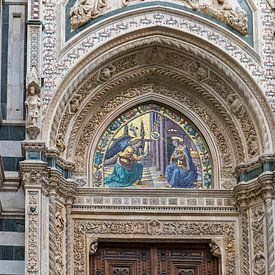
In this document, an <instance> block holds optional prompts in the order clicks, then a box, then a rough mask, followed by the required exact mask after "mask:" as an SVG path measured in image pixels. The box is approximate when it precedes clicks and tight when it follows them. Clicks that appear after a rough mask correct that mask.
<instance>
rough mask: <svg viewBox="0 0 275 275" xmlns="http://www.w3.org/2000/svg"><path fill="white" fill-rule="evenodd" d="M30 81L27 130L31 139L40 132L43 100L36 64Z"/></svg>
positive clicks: (27, 102) (26, 103) (29, 78)
mask: <svg viewBox="0 0 275 275" xmlns="http://www.w3.org/2000/svg"><path fill="white" fill-rule="evenodd" d="M28 82H29V84H28V86H27V98H26V101H25V105H26V109H27V121H26V124H27V127H26V130H27V133H28V134H29V137H30V139H35V138H36V137H37V135H38V133H39V132H40V126H39V119H40V108H41V105H42V102H41V98H40V87H39V84H38V77H37V71H36V68H35V67H34V66H33V67H32V69H31V72H30V75H29V77H28Z"/></svg>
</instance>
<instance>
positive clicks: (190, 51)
mask: <svg viewBox="0 0 275 275" xmlns="http://www.w3.org/2000/svg"><path fill="white" fill-rule="evenodd" d="M145 31H146V30H145ZM146 32H148V31H146ZM149 33H151V31H149ZM152 33H155V31H153V30H152ZM161 33H163V34H165V35H168V34H167V30H166V29H161ZM136 35H138V33H137V34H135V35H134V34H132V35H131V36H129V37H128V36H127V39H130V38H131V37H132V39H137V37H136ZM173 35H176V34H174V33H173ZM168 36H169V35H168ZM188 37H189V36H188V35H186V36H185V39H187V40H188V41H189V40H190V39H191V40H190V41H189V42H190V43H195V40H194V39H193V38H192V37H189V38H188ZM123 41H124V40H123ZM114 45H115V44H114V42H112V43H111V44H110V45H109V44H108V45H106V46H105V47H104V48H105V50H106V49H109V47H112V46H114ZM153 45H156V46H157V45H162V46H164V45H166V47H169V48H173V52H174V53H175V52H178V54H175V57H176V58H177V56H179V55H182V53H181V52H180V51H182V52H184V57H186V55H188V56H189V55H195V56H197V58H199V59H203V60H204V61H207V62H208V66H209V69H210V68H211V67H212V66H214V67H212V69H211V70H213V68H219V72H215V74H216V77H215V82H213V81H212V82H211V83H209V84H208V85H210V86H213V85H215V86H216V88H215V89H214V90H216V91H217V93H219V91H220V90H221V89H224V88H223V87H224V86H227V81H225V80H224V79H223V80H221V78H220V77H219V74H220V73H222V74H223V75H224V77H226V78H229V79H230V82H231V85H233V86H232V88H233V90H232V88H231V92H230V94H232V93H233V94H235V93H238V94H235V95H234V96H233V97H230V98H227V97H225V98H224V100H225V101H226V104H232V107H231V108H232V112H233V113H236V114H237V115H238V116H240V117H242V116H241V115H242V109H243V108H241V104H240V103H241V102H243V100H244V102H245V105H249V106H247V107H246V108H247V109H248V110H253V112H255V115H254V116H253V121H255V122H254V123H255V125H258V129H257V133H259V134H260V135H261V140H262V147H263V148H264V150H268V149H269V148H270V146H272V145H271V140H270V139H271V136H270V133H269V132H268V131H267V129H268V128H269V129H270V131H272V129H273V128H272V127H273V126H272V124H271V123H272V121H271V119H270V118H271V116H267V117H265V116H263V113H261V112H259V110H262V109H263V110H264V113H270V109H269V107H268V105H267V103H266V100H265V99H264V98H262V97H263V96H262V93H261V92H259V89H258V87H257V86H256V84H255V83H254V82H253V81H252V79H251V78H250V77H248V76H247V75H246V74H245V73H244V72H243V71H242V70H241V69H240V68H239V67H238V68H236V67H235V69H234V70H237V72H238V75H242V76H243V80H244V81H245V82H243V80H240V79H239V77H238V76H237V75H236V74H235V73H234V72H233V71H232V70H231V69H229V68H228V67H225V66H224V64H225V63H222V61H221V60H223V61H224V62H226V64H228V65H229V66H230V67H232V66H235V65H234V64H233V63H232V62H231V61H230V60H228V59H224V56H223V55H220V54H219V53H215V56H213V55H211V54H209V52H210V48H209V46H207V44H203V45H204V46H207V47H206V48H205V50H206V51H204V50H202V49H199V48H196V47H194V45H193V46H191V45H189V44H188V43H187V44H186V43H185V42H183V41H179V40H176V39H174V38H169V39H167V38H165V37H161V36H158V35H157V36H156V37H149V38H142V39H138V40H136V41H132V42H131V43H130V44H129V43H128V44H126V45H122V46H120V47H119V49H118V50H117V51H116V52H115V54H114V52H108V54H106V55H105V54H103V55H99V56H98V57H97V55H98V54H99V53H97V52H95V53H94V54H92V55H91V57H93V65H92V66H91V65H89V60H90V58H85V59H84V60H83V61H82V62H80V63H79V65H78V66H77V67H76V72H74V74H73V75H71V76H68V77H67V78H66V79H65V81H64V82H63V83H62V85H61V86H60V89H58V90H57V92H56V93H55V95H54V98H53V101H52V103H53V104H51V105H50V106H49V110H48V115H47V117H46V120H45V121H46V122H47V123H45V124H44V125H43V136H44V137H45V139H47V140H49V137H47V135H49V133H51V140H54V139H55V137H56V136H57V132H56V130H57V128H56V127H57V126H58V125H59V127H60V131H61V132H62V133H64V132H65V129H66V128H67V127H68V125H69V123H70V121H71V119H72V118H74V119H75V117H74V116H73V115H74V114H75V113H76V112H77V110H79V107H80V104H81V102H85V101H86V100H85V98H86V97H87V96H88V95H91V93H88V91H94V92H93V93H92V94H93V95H94V94H95V93H96V91H95V90H96V89H98V87H99V86H101V85H106V84H107V83H108V82H109V83H111V81H112V79H113V77H114V76H117V75H118V74H124V70H128V69H129V68H130V67H132V68H134V67H135V66H139V65H141V64H142V63H140V62H144V60H145V59H144V58H136V59H135V60H131V58H130V59H129V56H128V57H124V58H118V59H120V61H118V63H121V64H124V63H125V62H126V63H127V66H126V67H125V66H119V67H118V68H117V69H116V70H114V66H113V62H112V61H111V60H113V59H116V58H117V56H120V55H122V54H125V52H126V51H130V50H131V49H132V48H133V47H134V48H135V49H136V48H139V47H141V46H147V47H149V46H153ZM211 49H212V48H211ZM102 50H103V49H102ZM147 51H148V50H147ZM217 57H218V58H220V59H221V60H219V59H217ZM193 58H194V57H192V59H193ZM155 60H159V61H161V62H162V64H161V63H160V65H161V66H162V67H163V66H164V64H163V61H164V59H155ZM166 60H167V59H166ZM168 60H169V59H168ZM179 60H181V58H180V59H179ZM83 62H84V63H83ZM102 62H104V63H105V64H106V65H103V64H102ZM94 64H96V67H94V66H95V65H94ZM147 64H150V63H149V62H147ZM79 66H80V67H79ZM83 66H84V67H85V66H86V67H85V70H82V71H81V73H78V71H79V68H82V67H83ZM99 66H100V67H99ZM169 66H170V65H169ZM171 66H173V67H174V65H171ZM98 67H99V68H101V69H99V70H100V72H103V75H102V76H100V75H99V71H98V72H95V73H92V74H90V73H91V68H94V69H96V68H98ZM94 69H93V70H94ZM102 70H103V71H102ZM179 70H182V71H183V72H188V71H186V68H185V67H183V68H180V67H179V66H178V67H177V71H179ZM214 71H215V70H214ZM202 73H203V72H202V71H201V72H199V74H202ZM89 74H90V76H89V77H88V75H89ZM75 75H77V78H75V79H72V78H71V77H72V76H75ZM192 75H193V74H192V72H191V70H190V77H191V76H192ZM212 75H213V74H212ZM212 75H211V77H212ZM126 76H127V79H130V78H129V75H126ZM213 76H214V75H213ZM135 77H137V75H135ZM200 77H201V76H200ZM200 77H199V78H200ZM192 78H193V76H192ZM124 81H127V80H126V79H125V80H124ZM80 82H81V83H84V85H81V88H80V89H77V87H79V83H80ZM69 83H70V85H68V84H69ZM105 83H106V84H105ZM245 83H247V85H249V86H246V84H245ZM219 84H222V87H221V86H219ZM67 85H68V86H67ZM114 85H115V84H112V85H111V86H114ZM66 87H68V88H66ZM226 89H227V90H228V88H226ZM250 89H251V90H250ZM62 91H66V93H65V94H66V97H64V98H63V99H62V100H61V101H62V104H59V105H58V109H57V110H55V106H56V102H59V98H60V97H61V98H62ZM76 91H79V92H77V93H76V94H75V96H73V94H74V93H75V92H76ZM209 92H210V91H209ZM102 93H103V94H105V93H106V91H104V90H103V91H101V92H100V94H102ZM253 93H254V94H253ZM209 94H210V93H209ZM252 94H253V95H252ZM223 95H224V94H223ZM212 97H214V98H215V97H216V96H214V95H213V96H212ZM68 98H70V102H71V106H70V109H65V107H67V106H68V105H67V103H68V101H67V100H68ZM95 98H96V97H94V99H95ZM211 101H212V102H213V100H211ZM89 104H90V106H89V107H91V105H92V104H91V103H89ZM259 104H260V105H259ZM223 105H224V103H222V104H221V106H223ZM231 108H230V109H231ZM86 109H89V108H88V107H87V108H86ZM56 112H57V113H58V114H62V113H63V115H62V118H61V120H60V116H55V117H52V115H51V114H54V113H56ZM226 113H227V112H225V111H223V112H221V114H226ZM79 114H81V117H82V118H83V117H87V114H86V113H85V112H84V111H83V107H81V112H79V111H78V114H77V115H79ZM256 114H257V115H256ZM52 119H54V122H53V123H52V122H51V121H52ZM227 121H228V119H227ZM249 124H251V122H249V123H248V124H247V123H246V122H245V120H243V125H244V126H245V125H249ZM267 124H268V126H267ZM50 125H52V126H51V127H52V131H51V132H50V131H49V126H50ZM246 129H247V130H246V131H247V134H248V132H249V127H247V126H246ZM63 137H64V134H63ZM235 139H236V136H235ZM250 142H251V141H250ZM66 143H67V142H66ZM250 146H251V147H253V144H252V142H251V145H250ZM240 151H242V150H238V152H240Z"/></svg>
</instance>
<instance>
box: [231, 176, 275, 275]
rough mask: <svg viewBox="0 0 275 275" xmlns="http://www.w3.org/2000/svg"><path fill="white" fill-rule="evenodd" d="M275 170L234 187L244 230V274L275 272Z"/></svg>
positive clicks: (260, 274) (261, 274)
mask: <svg viewBox="0 0 275 275" xmlns="http://www.w3.org/2000/svg"><path fill="white" fill-rule="evenodd" d="M273 190H274V187H273V173H272V172H271V173H265V174H262V175H260V176H259V177H258V178H257V179H255V180H254V181H253V182H250V183H244V182H243V183H241V184H239V185H238V186H236V187H235V189H234V191H235V197H236V201H237V205H238V207H239V209H240V213H241V215H240V219H241V230H242V267H243V271H244V274H258V275H265V274H268V275H274V236H273V234H274V231H273V226H274V225H273V222H274V221H273V215H272V214H273V213H272V194H273V192H274V191H273Z"/></svg>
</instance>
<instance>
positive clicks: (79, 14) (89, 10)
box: [70, 0, 107, 29]
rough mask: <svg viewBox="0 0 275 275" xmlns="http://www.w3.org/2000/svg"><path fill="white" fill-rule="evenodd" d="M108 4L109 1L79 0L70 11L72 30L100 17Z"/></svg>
mask: <svg viewBox="0 0 275 275" xmlns="http://www.w3.org/2000/svg"><path fill="white" fill-rule="evenodd" d="M106 4H107V0H77V1H76V3H75V5H74V6H73V7H72V8H71V11H70V17H71V27H72V29H75V28H78V27H80V26H82V25H83V24H85V23H86V22H87V21H89V20H90V19H93V18H96V17H98V16H100V15H101V14H102V13H103V11H104V9H105V8H106Z"/></svg>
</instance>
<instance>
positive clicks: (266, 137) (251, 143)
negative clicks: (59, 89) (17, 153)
mask: <svg viewBox="0 0 275 275" xmlns="http://www.w3.org/2000/svg"><path fill="white" fill-rule="evenodd" d="M162 42H163V43H166V42H165V39H164V40H162ZM163 43H162V44H163ZM171 43H173V42H172V40H169V44H171ZM178 46H179V45H178ZM206 58H207V57H206V56H205V55H204V56H203V59H204V60H205V59H206ZM101 60H102V59H101ZM211 62H212V63H213V58H212V61H211ZM217 66H218V67H219V69H222V67H221V64H219V65H218V64H217ZM226 74H227V75H229V71H228V70H227V72H226ZM230 78H231V79H234V82H235V83H237V79H236V77H233V76H232V77H230ZM94 81H95V82H94V83H95V84H97V83H98V79H95V80H94ZM238 85H239V88H237V89H236V90H240V91H242V92H243V91H244V89H246V88H245V87H244V86H243V85H242V86H240V81H239V83H238ZM74 86H75V84H72V87H74ZM93 87H94V85H92V86H91V88H93ZM247 95H248V92H245V96H247ZM66 97H68V93H67V94H66ZM225 100H226V101H228V103H227V104H231V105H232V104H233V107H230V108H231V109H232V108H233V109H232V110H234V111H233V113H234V112H235V113H236V114H237V115H238V114H239V113H240V114H241V112H240V111H238V108H239V109H240V107H237V106H238V105H237V104H239V102H240V100H239V99H236V98H232V99H230V100H231V103H230V100H229V99H228V100H227V99H225ZM246 102H250V103H252V102H253V100H251V97H250V99H248V100H247V101H246ZM262 102H263V101H262ZM62 106H66V103H64V104H62ZM253 109H254V108H253ZM256 109H257V108H255V110H256ZM240 110H241V109H240ZM68 111H69V112H67V111H66V113H64V117H66V120H67V122H66V123H67V124H68V123H69V121H70V119H71V117H70V116H72V114H70V113H71V112H70V110H68ZM62 112H63V110H62V107H61V109H60V108H59V110H58V113H59V114H61V113H62ZM68 114H69V115H68ZM261 116H262V115H260V114H259V115H257V117H258V118H260V117H261ZM239 117H240V119H242V117H241V116H239ZM254 118H256V117H255V116H254ZM254 118H253V119H254ZM258 118H257V119H258ZM56 119H58V122H59V121H60V117H56ZM245 123H246V121H245V120H243V121H242V125H243V127H244V126H245ZM256 124H257V125H260V124H261V127H260V129H257V132H258V133H261V135H262V134H263V132H264V131H266V129H265V127H263V125H264V124H265V123H260V124H259V123H256ZM56 125H57V124H56V122H55V123H54V124H53V126H54V127H56ZM62 125H63V124H62ZM244 129H248V128H247V127H245V128H244ZM248 131H249V130H246V137H247V139H248V144H249V147H250V148H251V152H252V154H255V153H256V152H254V153H253V151H254V144H255V138H253V140H251V137H249V135H248ZM258 133H257V134H258ZM53 135H54V133H53ZM252 136H255V135H252ZM264 139H265V141H266V140H267V139H268V134H267V133H265V134H264ZM262 144H263V145H262V146H263V147H264V148H265V149H266V148H267V145H266V144H269V142H263V143H262ZM264 144H265V145H264ZM239 151H240V150H239Z"/></svg>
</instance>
